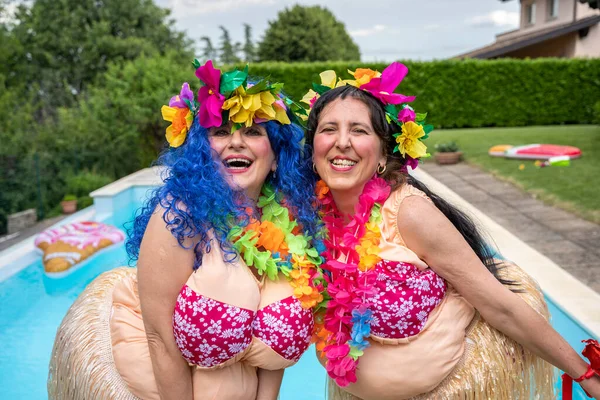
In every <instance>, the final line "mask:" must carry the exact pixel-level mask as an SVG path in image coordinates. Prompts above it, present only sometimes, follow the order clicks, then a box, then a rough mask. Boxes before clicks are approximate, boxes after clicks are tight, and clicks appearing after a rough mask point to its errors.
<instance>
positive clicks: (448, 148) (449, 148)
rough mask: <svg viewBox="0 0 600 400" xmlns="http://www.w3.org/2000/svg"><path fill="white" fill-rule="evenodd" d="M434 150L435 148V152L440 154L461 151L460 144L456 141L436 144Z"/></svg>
mask: <svg viewBox="0 0 600 400" xmlns="http://www.w3.org/2000/svg"><path fill="white" fill-rule="evenodd" d="M434 148H435V151H437V152H438V153H454V152H456V151H460V148H459V147H458V144H457V143H456V142H454V141H452V142H442V143H436V145H435V146H434Z"/></svg>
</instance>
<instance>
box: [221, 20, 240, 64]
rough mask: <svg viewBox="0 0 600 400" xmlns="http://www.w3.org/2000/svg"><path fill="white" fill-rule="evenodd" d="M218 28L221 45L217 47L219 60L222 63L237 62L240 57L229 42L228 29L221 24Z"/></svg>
mask: <svg viewBox="0 0 600 400" xmlns="http://www.w3.org/2000/svg"><path fill="white" fill-rule="evenodd" d="M219 29H221V32H222V34H221V47H220V48H219V51H220V54H219V56H220V61H221V62H222V63H223V64H235V63H236V62H239V61H240V59H239V58H238V56H237V55H236V49H235V47H234V46H233V45H232V44H231V37H230V36H229V31H228V30H227V29H226V28H225V27H224V26H223V25H220V26H219ZM236 47H237V46H236Z"/></svg>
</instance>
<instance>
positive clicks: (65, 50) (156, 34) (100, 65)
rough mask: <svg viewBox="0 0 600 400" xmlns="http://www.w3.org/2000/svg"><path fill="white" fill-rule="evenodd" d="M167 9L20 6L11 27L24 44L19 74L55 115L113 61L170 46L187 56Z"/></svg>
mask: <svg viewBox="0 0 600 400" xmlns="http://www.w3.org/2000/svg"><path fill="white" fill-rule="evenodd" d="M169 13H170V11H169V10H166V9H162V8H160V7H158V6H156V5H155V4H154V3H153V2H152V0H102V1H98V0H35V1H34V2H33V4H32V5H31V6H30V7H26V6H24V5H21V6H20V7H19V9H18V11H17V13H16V17H15V19H16V24H15V26H14V29H13V30H12V32H13V33H14V35H15V37H16V38H17V39H18V41H19V42H20V43H21V45H22V46H23V47H24V48H25V49H27V52H26V53H25V60H22V61H23V63H24V64H26V66H27V67H26V68H24V71H23V74H22V77H23V79H24V81H25V82H27V84H28V87H29V89H30V90H32V91H33V92H36V93H38V99H37V100H38V101H39V102H40V103H41V104H43V105H44V107H43V109H44V110H45V114H52V115H55V113H54V110H55V109H56V108H57V107H60V106H70V105H72V104H75V102H76V100H77V98H78V97H79V96H80V94H81V93H82V92H84V91H85V88H86V86H87V85H89V84H90V83H92V82H93V81H94V79H95V78H96V77H97V76H98V74H101V73H103V72H104V71H106V69H107V66H108V64H109V63H111V62H123V61H127V60H133V59H135V58H136V57H138V56H140V55H141V54H153V53H159V54H164V53H165V52H166V51H169V50H175V51H179V52H181V54H189V55H190V57H191V52H190V51H189V46H190V43H189V41H187V39H186V38H185V37H184V35H183V34H182V33H180V32H177V31H175V30H173V29H172V26H173V23H172V21H169V20H168V19H167V18H168V16H169ZM39 119H41V120H43V119H45V118H44V115H42V116H41V118H39ZM39 119H38V120H39Z"/></svg>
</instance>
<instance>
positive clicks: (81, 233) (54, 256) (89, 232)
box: [34, 221, 125, 277]
mask: <svg viewBox="0 0 600 400" xmlns="http://www.w3.org/2000/svg"><path fill="white" fill-rule="evenodd" d="M123 240H125V235H124V234H123V232H121V231H120V230H119V229H117V228H115V227H114V226H111V225H106V224H103V223H101V222H94V221H85V222H73V223H71V224H66V225H62V226H60V227H58V228H54V229H47V230H45V231H43V232H42V233H40V234H39V235H38V237H37V238H36V239H35V242H34V244H35V246H36V247H37V248H38V249H39V250H41V251H42V253H43V259H42V262H43V264H44V272H45V273H46V275H47V276H49V277H61V276H64V275H65V274H67V273H69V272H72V270H73V266H75V265H77V264H81V262H82V261H84V260H85V259H87V258H88V257H90V256H92V255H94V254H95V253H97V252H98V251H100V250H102V249H104V248H106V247H109V246H112V245H114V244H117V243H120V242H122V241H123Z"/></svg>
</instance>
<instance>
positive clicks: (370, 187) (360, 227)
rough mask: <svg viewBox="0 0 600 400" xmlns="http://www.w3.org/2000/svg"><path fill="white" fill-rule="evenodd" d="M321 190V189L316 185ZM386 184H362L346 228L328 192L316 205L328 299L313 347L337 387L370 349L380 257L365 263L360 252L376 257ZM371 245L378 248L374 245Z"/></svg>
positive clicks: (374, 181) (350, 377)
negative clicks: (323, 231)
mask: <svg viewBox="0 0 600 400" xmlns="http://www.w3.org/2000/svg"><path fill="white" fill-rule="evenodd" d="M319 187H320V188H321V189H323V187H324V184H323V183H322V182H320V183H319ZM390 191H391V188H390V186H389V184H388V183H387V182H386V181H385V180H383V179H381V178H379V177H374V178H373V179H371V180H370V181H369V182H367V184H366V185H365V187H364V189H363V192H362V194H361V195H360V196H359V198H358V204H357V205H356V212H355V214H354V215H353V216H352V218H351V220H350V222H349V223H348V224H344V219H343V217H342V215H341V213H340V212H339V211H338V210H337V208H336V206H335V203H334V202H333V198H332V196H331V193H330V192H329V191H328V190H321V192H320V193H319V200H320V202H321V204H322V205H323V210H322V214H323V215H322V219H323V222H324V224H325V229H326V231H327V234H326V235H325V237H326V239H325V240H324V244H325V251H323V252H322V253H321V256H322V257H324V258H325V263H324V264H323V265H322V268H323V270H325V271H327V277H326V281H327V294H328V296H329V297H330V300H329V302H328V304H327V309H326V311H325V315H324V317H323V324H322V326H320V327H318V328H320V329H321V332H317V334H316V336H317V337H319V338H321V339H324V343H321V346H319V343H318V344H317V348H322V350H323V353H324V354H325V357H326V358H327V362H326V370H327V372H328V374H329V376H330V377H331V378H332V379H334V380H335V382H336V383H337V384H338V385H339V386H347V385H348V384H350V383H353V382H356V368H357V365H358V357H360V356H361V355H362V354H363V350H364V349H365V348H366V347H368V346H369V342H368V341H367V340H366V338H367V337H368V336H369V334H370V330H371V327H370V322H371V314H372V311H371V309H370V308H371V306H372V304H371V303H370V302H369V300H368V299H372V298H373V297H374V296H375V295H376V294H377V288H376V286H375V281H376V279H377V273H376V272H375V271H374V267H375V264H376V263H377V262H378V261H379V260H380V258H379V257H377V256H375V258H373V257H369V260H368V261H367V262H365V258H366V257H363V256H362V255H361V254H365V253H364V252H362V251H361V249H364V248H365V247H369V250H370V251H369V252H368V254H373V253H378V252H379V248H378V243H379V238H380V235H379V230H378V228H377V225H378V223H379V221H380V220H381V214H380V209H381V206H382V204H383V203H384V202H385V200H386V199H387V198H388V197H389V195H390ZM373 241H375V242H376V243H377V245H373Z"/></svg>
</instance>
